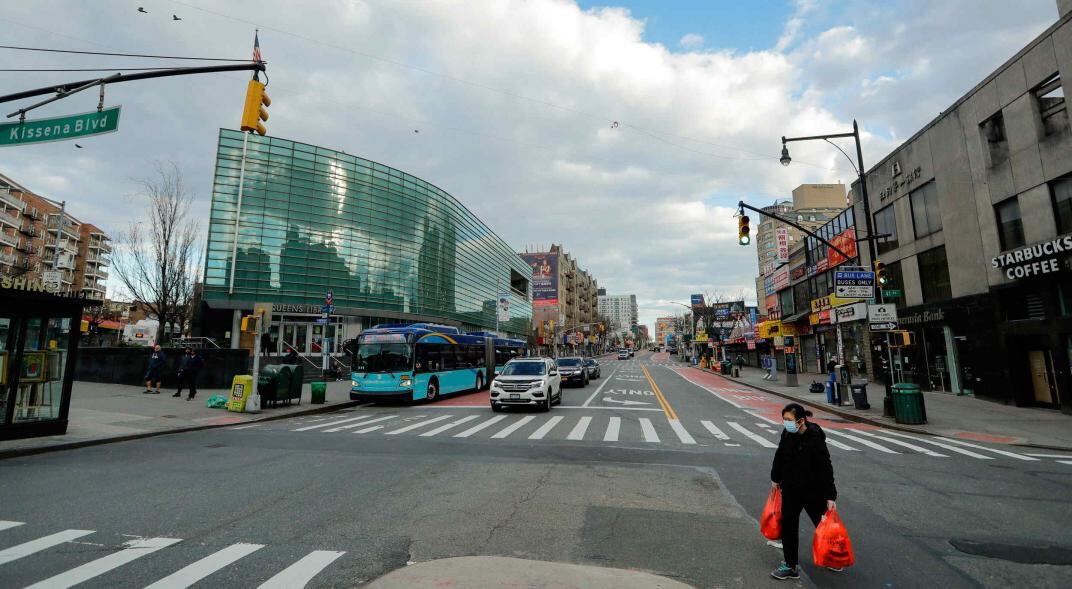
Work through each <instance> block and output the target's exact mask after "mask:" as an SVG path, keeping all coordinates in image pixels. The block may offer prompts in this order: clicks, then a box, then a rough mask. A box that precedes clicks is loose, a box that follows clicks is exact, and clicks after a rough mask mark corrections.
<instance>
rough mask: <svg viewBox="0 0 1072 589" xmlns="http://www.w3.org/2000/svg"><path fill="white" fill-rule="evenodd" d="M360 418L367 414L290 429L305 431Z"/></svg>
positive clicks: (364, 417)
mask: <svg viewBox="0 0 1072 589" xmlns="http://www.w3.org/2000/svg"><path fill="white" fill-rule="evenodd" d="M362 419H368V416H366V415H362V416H361V417H349V418H346V419H339V420H337V421H329V422H327V423H318V424H316V425H307V426H305V427H299V428H298V429H292V430H290V431H292V432H307V431H309V430H314V429H319V428H322V427H331V426H333V425H340V424H343V423H347V422H350V421H359V420H362Z"/></svg>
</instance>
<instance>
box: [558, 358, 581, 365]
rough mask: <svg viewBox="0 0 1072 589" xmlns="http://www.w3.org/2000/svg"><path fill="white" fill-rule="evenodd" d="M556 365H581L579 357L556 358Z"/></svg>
mask: <svg viewBox="0 0 1072 589" xmlns="http://www.w3.org/2000/svg"><path fill="white" fill-rule="evenodd" d="M558 365H559V366H566V367H575V366H580V365H581V359H580V358H559V359H558Z"/></svg>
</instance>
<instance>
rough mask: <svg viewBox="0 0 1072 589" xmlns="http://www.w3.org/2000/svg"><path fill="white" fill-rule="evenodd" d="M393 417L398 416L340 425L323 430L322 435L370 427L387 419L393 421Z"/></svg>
mask: <svg viewBox="0 0 1072 589" xmlns="http://www.w3.org/2000/svg"><path fill="white" fill-rule="evenodd" d="M395 417H398V416H397V415H387V416H384V417H380V418H377V419H366V420H364V421H357V422H354V423H348V424H346V425H340V426H339V427H333V428H331V429H326V430H324V433H334V432H341V431H342V430H344V429H350V428H353V427H362V426H366V425H372V424H374V423H379V422H381V421H387V420H388V419H394V418H395Z"/></svg>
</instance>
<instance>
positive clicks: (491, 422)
mask: <svg viewBox="0 0 1072 589" xmlns="http://www.w3.org/2000/svg"><path fill="white" fill-rule="evenodd" d="M504 419H506V416H505V415H496V416H495V417H492V418H491V419H489V420H487V421H485V422H483V423H478V424H476V425H474V426H473V427H471V428H469V429H467V430H465V431H463V432H462V433H460V434H454V437H455V438H468V437H469V436H471V435H473V434H475V433H477V432H478V431H480V430H482V429H485V428H488V427H491V426H493V425H495V424H496V423H499V422H500V421H502V420H504Z"/></svg>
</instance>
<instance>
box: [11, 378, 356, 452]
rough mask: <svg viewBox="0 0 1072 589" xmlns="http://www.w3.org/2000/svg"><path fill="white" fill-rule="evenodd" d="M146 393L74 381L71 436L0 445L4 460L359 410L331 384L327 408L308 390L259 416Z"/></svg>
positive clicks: (202, 396)
mask: <svg viewBox="0 0 1072 589" xmlns="http://www.w3.org/2000/svg"><path fill="white" fill-rule="evenodd" d="M143 390H145V389H144V387H136V386H129V385H120V384H108V383H97V382H82V381H75V383H74V387H73V390H72V392H71V409H70V414H69V416H68V419H69V424H68V426H67V433H66V434H65V435H62V436H44V437H39V438H26V439H21V440H5V441H0V458H10V457H12V456H20V455H24V454H36V453H39V452H48V451H52V450H61V449H68V448H77V447H80V446H91V445H95V444H103V443H108V442H116V441H121V440H128V439H136V438H144V437H148V436H154V435H160V434H166V433H176V432H181V431H191V430H198V429H207V428H212V427H223V426H228V425H240V424H243V423H252V422H256V421H265V420H271V419H279V418H281V417H287V416H292V415H300V414H306V413H319V412H324V411H331V410H334V409H338V408H340V407H346V406H350V405H356V402H355V401H351V400H350V381H349V380H340V381H335V382H328V386H327V395H326V403H324V404H323V405H313V404H312V403H310V402H309V401H310V392H309V385H308V384H306V385H304V386H303V387H302V399H301V404H300V405H299V404H298V403H297V402H292V404H291V405H289V406H286V405H279V406H277V407H273V408H270V409H269V408H264V409H262V411H261V412H260V413H233V412H230V411H227V410H226V409H209V408H208V407H205V400H207V399H208V398H209V397H211V396H212V395H223V396H225V397H226V396H228V395H229V394H230V391H229V390H227V389H199V390H198V391H197V397H196V398H195V399H194V400H193V401H187V400H186V396H185V393H184V395H183V396H182V397H181V398H177V399H176V398H174V397H172V396H171V395H172V394H174V393H175V390H174V389H170V390H164V389H161V391H160V394H159V395H145V394H142V391H143Z"/></svg>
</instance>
